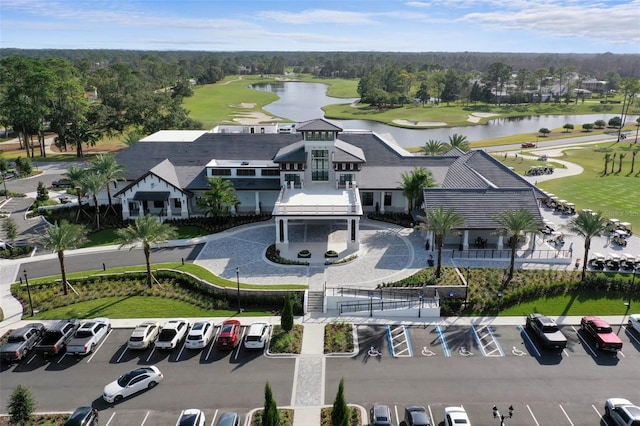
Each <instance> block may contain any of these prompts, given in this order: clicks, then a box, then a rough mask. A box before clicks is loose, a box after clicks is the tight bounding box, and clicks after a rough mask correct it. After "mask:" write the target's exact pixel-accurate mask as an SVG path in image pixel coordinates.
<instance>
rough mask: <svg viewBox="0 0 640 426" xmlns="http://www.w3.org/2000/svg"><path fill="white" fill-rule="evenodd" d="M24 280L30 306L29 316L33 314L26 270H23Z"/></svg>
mask: <svg viewBox="0 0 640 426" xmlns="http://www.w3.org/2000/svg"><path fill="white" fill-rule="evenodd" d="M23 272H24V282H25V283H26V284H27V294H28V295H29V308H31V316H33V302H32V301H31V288H29V279H28V278H27V270H26V269H25V270H24V271H23Z"/></svg>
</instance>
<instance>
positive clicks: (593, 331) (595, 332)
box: [580, 317, 622, 352]
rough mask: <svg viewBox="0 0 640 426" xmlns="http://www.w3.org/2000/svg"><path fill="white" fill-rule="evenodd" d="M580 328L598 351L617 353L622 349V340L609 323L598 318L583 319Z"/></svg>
mask: <svg viewBox="0 0 640 426" xmlns="http://www.w3.org/2000/svg"><path fill="white" fill-rule="evenodd" d="M580 327H581V328H582V330H584V331H585V332H586V333H587V334H589V336H591V338H593V340H594V341H595V343H596V349H602V350H605V351H610V352H616V351H619V350H620V349H622V340H620V338H619V337H618V335H617V334H616V333H614V332H613V329H612V328H611V326H610V325H609V323H608V322H606V321H604V320H602V319H600V318H598V317H582V320H581V321H580Z"/></svg>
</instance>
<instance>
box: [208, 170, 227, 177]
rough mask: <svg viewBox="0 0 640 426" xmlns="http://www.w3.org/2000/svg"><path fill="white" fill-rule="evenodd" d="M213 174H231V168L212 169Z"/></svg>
mask: <svg viewBox="0 0 640 426" xmlns="http://www.w3.org/2000/svg"><path fill="white" fill-rule="evenodd" d="M211 176H231V169H211Z"/></svg>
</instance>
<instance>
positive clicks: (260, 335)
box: [244, 322, 269, 349]
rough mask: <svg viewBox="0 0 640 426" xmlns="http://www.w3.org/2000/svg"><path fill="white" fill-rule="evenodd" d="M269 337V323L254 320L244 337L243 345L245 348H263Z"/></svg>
mask: <svg viewBox="0 0 640 426" xmlns="http://www.w3.org/2000/svg"><path fill="white" fill-rule="evenodd" d="M268 339H269V324H267V323H266V322H254V323H253V324H251V325H250V326H249V330H248V331H247V334H246V335H245V337H244V347H245V348H247V349H264V347H265V345H266V344H267V340H268Z"/></svg>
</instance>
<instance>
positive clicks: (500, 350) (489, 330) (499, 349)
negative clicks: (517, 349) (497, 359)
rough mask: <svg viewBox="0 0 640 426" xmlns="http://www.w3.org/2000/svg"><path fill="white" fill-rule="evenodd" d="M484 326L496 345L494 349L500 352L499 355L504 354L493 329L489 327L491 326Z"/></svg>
mask: <svg viewBox="0 0 640 426" xmlns="http://www.w3.org/2000/svg"><path fill="white" fill-rule="evenodd" d="M486 328H487V331H488V332H489V335H490V336H491V339H492V340H493V342H494V343H495V345H496V350H497V351H498V352H499V353H500V356H504V351H503V350H502V346H501V345H500V342H498V339H497V338H496V335H495V334H493V330H492V329H491V326H487V327H486ZM493 352H495V351H492V353H493Z"/></svg>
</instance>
